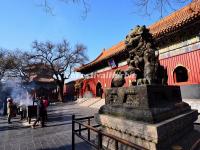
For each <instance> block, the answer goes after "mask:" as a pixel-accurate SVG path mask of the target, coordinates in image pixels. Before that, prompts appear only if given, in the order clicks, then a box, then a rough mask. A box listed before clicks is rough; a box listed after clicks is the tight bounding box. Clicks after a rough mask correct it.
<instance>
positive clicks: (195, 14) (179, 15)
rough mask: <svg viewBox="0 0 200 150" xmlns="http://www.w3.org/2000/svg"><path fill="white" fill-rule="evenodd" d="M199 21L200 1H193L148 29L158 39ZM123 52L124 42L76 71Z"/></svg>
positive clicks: (105, 51)
mask: <svg viewBox="0 0 200 150" xmlns="http://www.w3.org/2000/svg"><path fill="white" fill-rule="evenodd" d="M197 19H198V20H200V0H195V1H194V2H192V3H190V4H189V5H187V6H185V7H183V8H182V9H180V10H178V11H176V12H174V13H172V14H170V15H169V16H167V17H164V18H163V19H161V20H159V21H158V22H156V23H154V24H152V25H150V26H149V27H148V29H149V30H150V33H152V35H153V37H154V38H160V37H162V36H164V35H165V34H167V33H172V32H173V31H176V30H179V29H181V28H182V27H184V26H185V25H187V24H190V23H192V22H193V21H195V20H197ZM124 50H125V43H124V41H121V42H119V43H118V44H116V45H114V46H112V47H111V48H109V49H107V50H103V51H102V52H101V54H100V55H99V56H98V57H97V58H96V59H95V60H93V61H92V62H90V63H88V64H85V65H82V66H80V67H79V68H77V69H76V71H77V72H81V71H82V70H84V69H86V68H89V67H91V66H93V65H95V64H98V63H99V62H101V61H102V60H105V59H109V58H111V57H113V56H115V55H118V54H119V53H121V52H123V51H124Z"/></svg>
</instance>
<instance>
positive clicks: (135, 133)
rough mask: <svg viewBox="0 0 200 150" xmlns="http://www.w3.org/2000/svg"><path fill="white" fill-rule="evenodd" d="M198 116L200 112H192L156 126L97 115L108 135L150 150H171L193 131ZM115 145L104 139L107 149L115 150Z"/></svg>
mask: <svg viewBox="0 0 200 150" xmlns="http://www.w3.org/2000/svg"><path fill="white" fill-rule="evenodd" d="M197 116H198V112H197V111H196V110H191V111H188V112H185V113H183V114H181V115H178V116H176V117H173V118H170V119H167V120H165V121H162V122H159V123H155V124H150V123H146V122H141V121H133V120H127V119H125V118H119V117H114V116H111V115H105V114H97V115H96V120H97V122H98V123H99V124H101V125H102V130H103V131H104V132H106V133H109V134H112V135H115V136H117V137H120V138H122V139H124V140H127V141H129V142H132V143H134V144H137V145H140V146H142V147H144V148H147V149H149V150H170V149H171V148H170V147H171V144H173V143H174V142H175V141H176V140H178V139H179V138H181V137H182V136H183V135H185V134H187V133H188V132H189V131H191V130H192V129H193V122H194V121H195V120H196V119H197ZM114 144H115V142H114V141H113V140H111V139H108V138H105V137H104V138H103V146H104V147H105V148H106V149H111V150H112V149H113V150H114ZM119 149H120V150H129V149H130V148H128V147H126V146H124V145H120V144H119Z"/></svg>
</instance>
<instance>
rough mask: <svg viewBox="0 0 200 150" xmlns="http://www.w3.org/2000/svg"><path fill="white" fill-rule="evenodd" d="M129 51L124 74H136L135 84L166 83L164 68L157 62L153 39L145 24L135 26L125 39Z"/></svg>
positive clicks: (157, 55) (157, 57)
mask: <svg viewBox="0 0 200 150" xmlns="http://www.w3.org/2000/svg"><path fill="white" fill-rule="evenodd" d="M125 45H126V46H125V49H126V50H127V51H128V53H129V58H128V59H127V64H128V69H127V70H126V71H125V73H126V74H128V75H130V74H133V73H134V74H136V85H141V84H166V83H167V80H166V69H165V68H164V67H163V66H161V65H160V63H159V53H158V50H157V48H156V46H155V42H154V39H153V37H152V35H151V34H150V33H149V30H148V29H147V28H146V27H145V26H136V27H135V28H134V29H132V30H131V31H130V32H129V33H128V35H127V36H126V39H125ZM132 84H133V85H135V81H134V83H132Z"/></svg>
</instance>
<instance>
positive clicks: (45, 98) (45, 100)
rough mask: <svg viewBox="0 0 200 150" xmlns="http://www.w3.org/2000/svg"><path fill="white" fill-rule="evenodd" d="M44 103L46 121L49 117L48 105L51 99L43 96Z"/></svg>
mask: <svg viewBox="0 0 200 150" xmlns="http://www.w3.org/2000/svg"><path fill="white" fill-rule="evenodd" d="M42 101H43V104H44V116H45V121H47V119H48V117H47V107H48V106H49V101H48V99H47V97H44V98H43V100H42Z"/></svg>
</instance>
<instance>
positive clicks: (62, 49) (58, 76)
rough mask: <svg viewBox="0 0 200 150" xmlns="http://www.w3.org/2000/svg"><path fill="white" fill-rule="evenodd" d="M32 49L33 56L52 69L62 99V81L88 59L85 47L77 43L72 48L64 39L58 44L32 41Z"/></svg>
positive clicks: (62, 99) (61, 99)
mask: <svg viewBox="0 0 200 150" xmlns="http://www.w3.org/2000/svg"><path fill="white" fill-rule="evenodd" d="M33 49H34V50H35V51H34V54H33V58H36V59H37V61H40V62H42V63H44V64H46V65H47V67H49V69H51V70H52V71H53V74H54V76H53V77H54V79H55V81H56V84H57V86H58V87H59V100H60V101H64V96H63V87H64V82H65V80H66V79H69V77H70V76H71V74H72V72H73V71H74V68H75V67H76V66H77V65H80V64H84V63H85V61H87V60H88V58H87V56H86V55H85V50H86V47H85V46H84V45H83V44H77V45H75V48H74V49H72V48H71V46H70V44H69V42H67V41H66V40H63V41H62V42H61V43H59V44H54V43H52V42H50V41H47V42H38V41H34V42H33Z"/></svg>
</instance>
